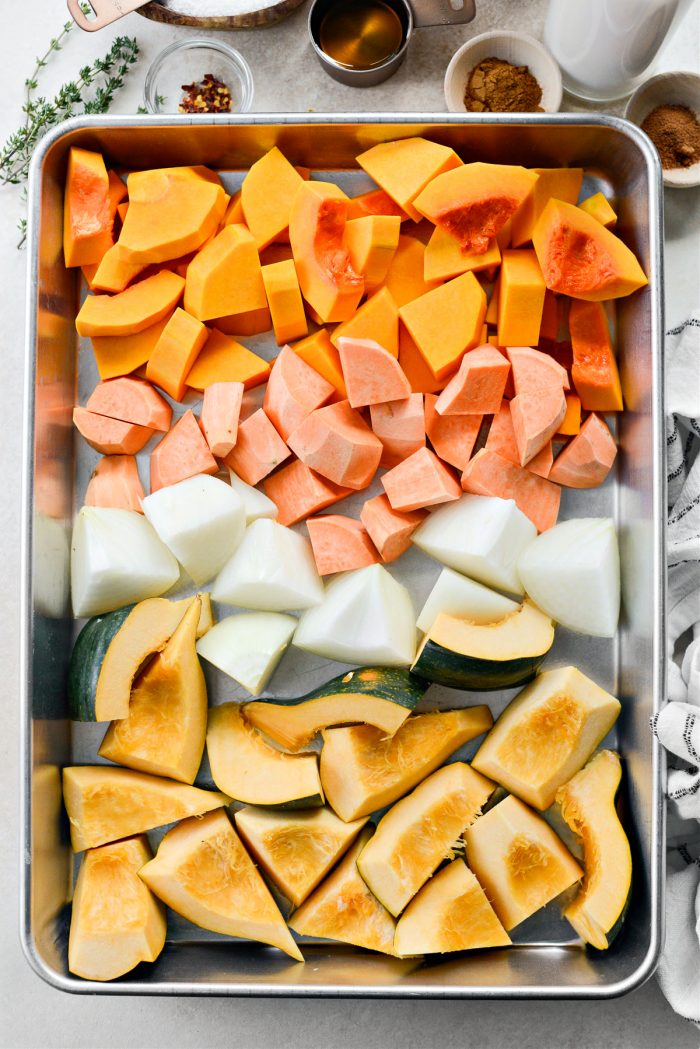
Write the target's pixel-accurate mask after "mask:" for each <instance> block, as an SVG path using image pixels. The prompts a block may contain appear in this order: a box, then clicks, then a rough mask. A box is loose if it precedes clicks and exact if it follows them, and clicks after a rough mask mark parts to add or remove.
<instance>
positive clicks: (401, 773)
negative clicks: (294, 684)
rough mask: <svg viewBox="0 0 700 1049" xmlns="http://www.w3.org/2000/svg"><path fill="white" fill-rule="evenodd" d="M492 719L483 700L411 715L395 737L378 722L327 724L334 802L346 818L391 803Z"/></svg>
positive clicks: (325, 762) (327, 785)
mask: <svg viewBox="0 0 700 1049" xmlns="http://www.w3.org/2000/svg"><path fill="white" fill-rule="evenodd" d="M492 724H493V718H492V716H491V711H490V710H489V708H488V707H486V706H480V707H466V708H464V709H463V710H444V711H434V712H432V713H430V714H419V715H418V716H417V717H410V718H408V720H407V721H404V723H403V725H402V726H401V728H400V729H398V731H397V732H396V733H395V734H394V735H393V736H389V737H387V736H386V734H385V733H384V732H383V731H382V730H381V729H378V728H374V727H373V726H372V725H351V726H348V727H346V728H329V729H325V730H324V731H323V733H322V735H323V749H322V751H321V783H322V784H323V790H324V792H325V795H326V798H327V800H328V804H329V805H330V806H331V808H333V809H334V810H335V811H336V812H337V813H338V815H339V816H340V818H341V819H343V820H355V819H358V818H359V817H360V816H368V815H369V814H370V813H371V812H375V811H376V809H381V808H383V807H384V806H385V805H391V803H392V802H394V801H396V800H397V799H398V798H400V797H402V796H403V795H404V794H407V793H408V791H409V790H411V789H412V788H413V787H415V786H416V784H417V783H420V781H421V780H422V779H424V778H425V777H426V776H428V775H429V774H430V773H431V772H434V771H435V769H436V768H438V766H440V765H442V763H443V761H445V760H446V759H447V758H449V756H450V754H453V753H454V751H455V750H458V749H459V748H460V747H461V746H463V745H464V744H465V743H468V742H469V740H470V739H474V738H475V737H476V736H480V735H481V733H482V732H486V731H487V730H488V729H489V728H490V727H491V725H492Z"/></svg>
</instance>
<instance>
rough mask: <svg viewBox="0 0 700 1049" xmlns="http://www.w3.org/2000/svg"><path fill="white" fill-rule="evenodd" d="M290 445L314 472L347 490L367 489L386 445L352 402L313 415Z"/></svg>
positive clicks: (321, 410)
mask: <svg viewBox="0 0 700 1049" xmlns="http://www.w3.org/2000/svg"><path fill="white" fill-rule="evenodd" d="M287 443H288V445H289V447H290V448H291V450H292V451H293V452H294V453H295V454H296V455H298V457H299V458H300V459H301V461H302V462H303V463H306V465H307V466H308V467H309V468H310V469H312V470H315V471H317V472H318V473H320V474H322V476H323V477H326V478H328V480H329V481H333V482H334V483H335V484H338V485H341V486H342V487H344V488H354V489H361V488H366V487H367V485H368V484H369V483H370V481H371V480H372V478H373V477H374V474H375V472H376V470H377V467H378V466H379V460H380V459H381V456H382V442H381V441H380V440H379V438H377V437H375V436H374V434H373V433H372V431H371V430H370V428H369V426H367V424H366V423H365V421H364V420H363V418H362V416H361V415H360V414H359V413H358V412H356V411H355V410H354V409H353V408H351V407H350V404H349V403H348V401H338V402H337V403H336V404H328V405H326V406H325V407H324V408H318V409H317V410H316V411H314V412H311V414H310V415H309V416H307V418H306V419H304V421H303V423H302V424H301V425H300V426H298V427H297V428H296V430H295V431H294V432H293V433H292V434H291V435H290V437H289V440H288V442H287ZM271 498H272V496H271Z"/></svg>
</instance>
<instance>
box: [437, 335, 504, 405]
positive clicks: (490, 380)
mask: <svg viewBox="0 0 700 1049" xmlns="http://www.w3.org/2000/svg"><path fill="white" fill-rule="evenodd" d="M509 371H510V364H509V363H508V361H507V360H506V359H505V357H504V356H503V354H501V353H499V352H498V350H496V349H494V348H493V346H479V347H477V349H475V350H470V351H469V353H465V355H464V357H462V363H461V364H460V366H459V370H458V371H457V374H456V375H454V376H453V377H452V378H451V379H450V381H449V382H448V384H447V386H446V387H445V389H444V390H443V391H442V393H441V394H440V396H439V397H438V399H437V404H436V405H435V407H436V410H437V413H438V415H493V414H494V412H497V411H498V409H499V407H500V404H501V400H502V399H503V393H504V390H505V388H506V381H507V379H508V373H509Z"/></svg>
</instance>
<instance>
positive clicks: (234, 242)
mask: <svg viewBox="0 0 700 1049" xmlns="http://www.w3.org/2000/svg"><path fill="white" fill-rule="evenodd" d="M266 307H267V298H266V296H265V285H264V284H263V279H262V272H261V268H260V257H259V255H258V252H257V249H256V247H255V241H254V240H253V237H252V235H251V234H250V232H249V231H248V229H247V228H246V227H245V226H241V225H232V226H225V227H224V229H222V231H221V233H217V235H216V236H215V237H214V238H213V240H210V241H209V243H208V244H205V246H204V247H203V248H202V250H201V251H199V252H198V253H197V254H196V255H195V257H194V258H193V259H192V262H191V263H190V264H189V266H188V267H187V278H186V283H185V309H186V310H187V312H188V313H191V314H192V316H193V317H196V318H197V320H200V321H206V320H213V319H214V318H215V317H228V316H230V315H231V314H237V313H248V312H250V311H251V310H261V309H265V308H266Z"/></svg>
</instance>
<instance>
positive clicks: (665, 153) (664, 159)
mask: <svg viewBox="0 0 700 1049" xmlns="http://www.w3.org/2000/svg"><path fill="white" fill-rule="evenodd" d="M641 127H642V131H644V132H646V134H647V135H648V136H649V138H650V139H651V141H652V142H653V143H654V145H655V146H656V149H657V151H658V154H659V157H660V158H661V166H662V167H663V168H664V169H665V170H667V171H668V170H669V169H671V168H689V167H692V165H693V164H697V163H698V162H699V161H700V123H699V122H698V119H697V117H696V116H695V114H694V113H693V111H692V110H691V109H688V107H687V106H672V105H661V106H657V107H656V109H652V111H651V113H649V114H648V115H647V116H646V117H645V118H644V120H643V121H642V125H641Z"/></svg>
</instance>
